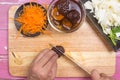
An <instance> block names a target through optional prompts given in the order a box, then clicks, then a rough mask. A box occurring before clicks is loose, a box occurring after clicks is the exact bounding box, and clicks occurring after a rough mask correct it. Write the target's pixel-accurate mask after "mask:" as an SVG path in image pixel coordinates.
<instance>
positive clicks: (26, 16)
mask: <svg viewBox="0 0 120 80" xmlns="http://www.w3.org/2000/svg"><path fill="white" fill-rule="evenodd" d="M46 13H47V10H46V9H45V8H44V7H43V6H42V5H41V4H38V3H36V2H28V3H25V4H23V5H21V6H20V7H19V8H18V9H17V11H16V13H15V16H14V18H15V19H14V23H15V26H16V28H17V30H18V34H20V33H21V34H23V35H24V36H27V37H35V36H38V35H40V34H41V33H45V32H46V28H47V25H48V21H47V16H46Z"/></svg>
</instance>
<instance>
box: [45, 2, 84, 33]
mask: <svg viewBox="0 0 120 80" xmlns="http://www.w3.org/2000/svg"><path fill="white" fill-rule="evenodd" d="M62 2H63V3H62ZM67 4H68V5H67ZM62 6H63V7H62ZM64 8H66V9H64ZM55 9H56V10H59V11H57V12H56V15H57V14H58V15H59V18H57V20H55V18H54V16H53V14H54V13H55ZM53 10H54V11H53ZM60 10H61V12H60ZM62 11H63V12H62ZM70 12H71V14H70ZM75 12H76V13H75ZM77 12H79V15H78V14H77ZM74 13H75V14H74ZM56 15H55V16H56ZM60 15H62V16H63V17H64V18H65V19H64V18H63V17H60ZM66 16H67V17H66ZM69 16H72V17H69ZM74 16H75V17H74ZM47 17H48V22H49V24H50V27H52V28H53V29H54V30H56V31H58V32H64V33H71V32H74V31H76V30H78V29H79V28H80V26H81V25H82V23H83V22H84V20H85V17H86V12H85V8H84V6H83V3H82V2H81V1H80V0H53V1H52V2H51V3H50V5H49V8H48V11H47ZM57 17H58V16H57ZM62 18H63V19H62ZM78 18H79V20H78ZM60 19H61V20H60ZM66 19H67V21H68V20H69V21H68V22H67V23H66ZM76 19H77V20H76ZM75 21H76V22H75ZM69 22H70V23H71V25H72V28H71V25H70V24H69ZM63 23H64V24H63ZM61 25H62V26H61ZM66 25H67V27H66ZM68 25H69V26H68ZM69 27H70V28H69Z"/></svg>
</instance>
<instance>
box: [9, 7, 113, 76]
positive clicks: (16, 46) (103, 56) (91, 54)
mask: <svg viewBox="0 0 120 80" xmlns="http://www.w3.org/2000/svg"><path fill="white" fill-rule="evenodd" d="M17 8H18V7H17V6H13V7H11V8H10V10H9V30H8V43H9V72H10V74H11V75H13V76H26V75H27V72H28V67H29V65H30V63H31V62H32V60H33V59H34V58H35V57H36V55H38V53H39V51H41V50H42V49H44V48H50V46H49V43H52V44H54V45H62V46H64V47H65V50H66V54H69V55H70V56H71V57H73V58H74V59H76V60H78V61H79V62H80V64H82V65H83V66H85V67H87V68H88V69H89V70H92V69H97V70H99V71H100V72H104V73H106V74H108V75H113V74H114V72H115V52H113V50H112V49H111V48H110V47H109V45H108V44H107V42H106V40H104V38H103V37H102V36H101V35H100V34H99V32H98V31H97V30H96V29H94V28H92V27H91V25H90V24H89V23H88V22H87V21H85V22H84V23H83V25H82V26H81V27H80V29H79V30H78V31H76V32H73V33H69V34H67V33H66V34H65V33H57V32H55V31H53V30H52V29H50V30H51V31H52V34H51V35H40V36H38V37H34V38H30V37H24V36H23V35H20V36H19V37H18V38H17V39H16V36H17V33H18V31H17V30H16V27H15V25H14V21H13V18H14V14H15V11H16V9H17ZM12 52H14V54H15V56H16V58H14V55H13V54H12ZM87 76H88V75H87V74H86V73H85V72H84V71H83V70H81V69H80V68H79V67H78V66H76V65H75V64H74V63H72V62H71V61H69V60H67V59H65V58H64V57H61V58H59V59H58V69H57V77H87Z"/></svg>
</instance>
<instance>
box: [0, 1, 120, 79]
mask: <svg viewBox="0 0 120 80" xmlns="http://www.w3.org/2000/svg"><path fill="white" fill-rule="evenodd" d="M27 1H29V0H0V3H2V2H5V3H6V2H10V3H24V2H27ZM31 1H35V0H31ZM38 1H39V3H42V4H48V3H50V1H51V0H38ZM10 6H12V5H3V4H0V10H1V11H0V12H1V13H0V56H5V57H7V54H8V53H7V50H6V47H7V46H8V36H7V35H8V33H7V32H8V10H9V8H10ZM113 77H115V78H116V80H120V52H117V53H116V72H115V75H114V76H113ZM0 78H8V79H19V77H13V76H11V75H10V74H9V69H8V59H0ZM0 80H1V79H0ZM22 80H24V79H22ZM55 80H91V79H90V78H56V79H55Z"/></svg>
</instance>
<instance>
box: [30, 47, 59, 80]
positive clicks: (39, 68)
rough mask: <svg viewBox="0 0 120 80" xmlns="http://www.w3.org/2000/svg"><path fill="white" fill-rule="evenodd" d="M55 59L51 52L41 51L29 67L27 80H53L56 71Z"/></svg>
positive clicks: (55, 55)
mask: <svg viewBox="0 0 120 80" xmlns="http://www.w3.org/2000/svg"><path fill="white" fill-rule="evenodd" d="M57 58H58V55H57V54H56V53H55V52H54V51H53V50H50V49H45V50H43V51H41V52H40V54H39V55H38V56H37V58H36V59H35V60H34V61H33V62H32V64H31V66H30V70H29V73H28V80H53V79H54V78H55V76H56V71H57Z"/></svg>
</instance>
